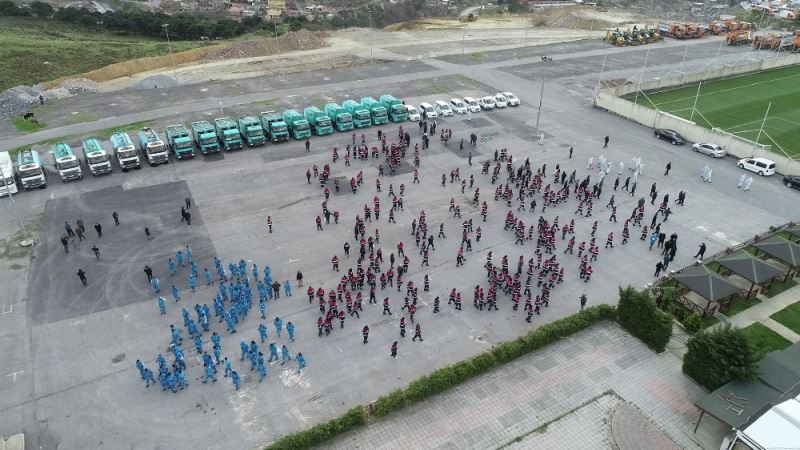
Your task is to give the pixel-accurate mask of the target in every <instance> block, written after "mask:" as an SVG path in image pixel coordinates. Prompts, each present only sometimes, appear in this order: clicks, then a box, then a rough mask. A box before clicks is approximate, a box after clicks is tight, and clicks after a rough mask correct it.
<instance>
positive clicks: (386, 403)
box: [266, 305, 617, 450]
mask: <svg viewBox="0 0 800 450" xmlns="http://www.w3.org/2000/svg"><path fill="white" fill-rule="evenodd" d="M616 317H617V310H616V308H615V307H613V306H610V305H597V306H593V307H591V308H587V309H586V310H584V311H583V312H580V313H577V314H574V315H572V316H569V317H565V318H563V319H559V320H556V321H554V322H550V323H548V324H545V325H542V326H541V327H539V328H537V329H535V330H533V331H531V332H530V333H528V334H526V335H525V336H522V337H519V338H517V339H514V340H512V341H508V342H503V343H501V344H498V345H496V346H494V347H492V349H491V350H488V351H486V352H483V353H481V354H479V355H477V356H474V357H472V358H470V359H467V360H465V361H461V362H459V363H456V364H453V365H451V366H446V367H442V368H441V369H437V370H435V371H433V372H432V373H431V374H429V375H426V376H423V377H422V378H419V379H417V380H415V381H413V382H411V384H409V385H408V386H407V387H406V388H404V389H396V390H394V391H392V392H390V393H389V394H387V395H384V396H382V397H380V398H378V400H376V401H375V402H374V403H372V404H371V405H369V407H364V406H361V405H359V406H356V407H355V408H353V409H350V410H349V411H347V412H346V413H345V414H344V415H342V416H340V417H338V418H336V419H333V420H331V421H328V422H325V423H321V424H317V425H315V426H313V427H311V428H309V429H307V430H303V431H299V432H297V433H294V434H290V435H287V436H284V437H282V438H280V439H278V440H277V441H275V442H273V443H272V444H270V445H269V446H267V447H266V449H267V450H299V449H308V448H312V447H314V446H316V445H320V444H322V443H324V442H326V441H328V440H330V439H332V438H334V437H337V436H339V435H342V434H344V433H346V432H348V431H353V430H355V429H357V428H359V427H361V426H363V425H365V424H367V423H368V422H369V421H370V420H374V419H379V418H381V417H385V416H387V415H389V414H391V413H393V412H395V411H399V410H401V409H403V408H405V407H406V406H410V405H413V404H415V403H417V402H420V401H422V400H425V399H427V398H429V397H431V396H434V395H436V394H438V393H440V392H443V391H445V390H447V389H450V388H452V387H455V386H457V385H459V384H461V383H463V382H465V381H467V380H469V379H471V378H473V377H476V376H478V375H481V374H484V373H486V372H488V371H490V370H492V369H494V368H495V367H498V366H500V365H502V364H505V363H507V362H510V361H513V360H515V359H517V358H519V357H521V356H525V355H527V354H528V353H531V352H533V351H535V350H539V349H541V348H543V347H545V346H547V345H550V344H552V343H554V342H556V341H558V340H560V339H563V338H565V337H568V336H571V335H573V334H575V333H577V332H579V331H581V330H585V329H587V328H589V327H590V326H592V325H594V324H596V323H599V322H602V321H604V320H616Z"/></svg>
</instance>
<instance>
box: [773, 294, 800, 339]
mask: <svg viewBox="0 0 800 450" xmlns="http://www.w3.org/2000/svg"><path fill="white" fill-rule="evenodd" d="M770 317H771V318H772V320H774V321H775V322H778V323H779V324H781V325H783V326H785V327H786V328H788V329H790V330H792V331H794V332H795V333H797V334H800V301H799V302H797V303H793V304H791V305H789V306H787V307H786V308H783V309H782V310H780V311H778V312H776V313H775V314H773V315H771V316H770Z"/></svg>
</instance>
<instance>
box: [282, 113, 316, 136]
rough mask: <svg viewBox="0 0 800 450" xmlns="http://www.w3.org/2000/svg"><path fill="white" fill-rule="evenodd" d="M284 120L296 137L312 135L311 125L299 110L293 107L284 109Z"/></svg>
mask: <svg viewBox="0 0 800 450" xmlns="http://www.w3.org/2000/svg"><path fill="white" fill-rule="evenodd" d="M283 121H284V122H286V125H287V126H288V127H289V132H290V133H291V134H292V136H294V138H295V139H308V138H310V137H311V127H310V126H309V124H308V121H307V120H306V119H305V118H304V117H303V116H301V115H300V113H299V112H297V111H295V110H293V109H289V110H287V111H284V113H283Z"/></svg>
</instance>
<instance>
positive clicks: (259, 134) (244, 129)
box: [237, 116, 267, 147]
mask: <svg viewBox="0 0 800 450" xmlns="http://www.w3.org/2000/svg"><path fill="white" fill-rule="evenodd" d="M237 124H238V125H239V134H241V135H242V138H243V139H244V142H245V144H247V146H248V147H255V146H256V145H264V144H266V143H267V138H266V137H265V136H264V128H262V127H261V122H259V121H258V119H256V118H255V117H253V116H242V117H239V120H238V121H237Z"/></svg>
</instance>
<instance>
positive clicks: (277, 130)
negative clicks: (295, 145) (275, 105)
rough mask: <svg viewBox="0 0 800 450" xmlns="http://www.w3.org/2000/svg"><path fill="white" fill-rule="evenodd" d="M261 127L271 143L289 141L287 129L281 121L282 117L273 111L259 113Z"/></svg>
mask: <svg viewBox="0 0 800 450" xmlns="http://www.w3.org/2000/svg"><path fill="white" fill-rule="evenodd" d="M261 127H262V128H264V132H265V133H267V136H269V139H270V140H271V141H272V142H273V143H275V142H281V141H287V140H289V127H288V126H287V125H286V122H284V121H283V116H281V115H280V114H278V113H276V112H275V111H264V112H262V113H261Z"/></svg>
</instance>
